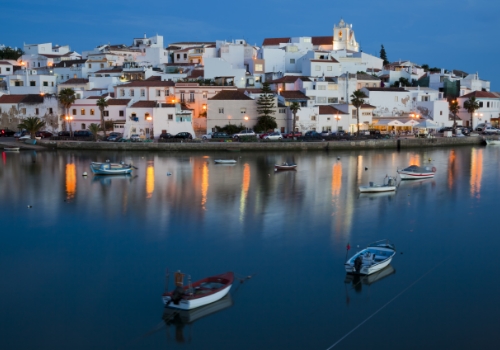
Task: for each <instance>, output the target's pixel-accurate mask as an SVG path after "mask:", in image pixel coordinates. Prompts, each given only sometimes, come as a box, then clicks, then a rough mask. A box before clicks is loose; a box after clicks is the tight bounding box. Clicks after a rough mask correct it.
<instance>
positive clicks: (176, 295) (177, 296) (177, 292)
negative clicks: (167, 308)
mask: <svg viewBox="0 0 500 350" xmlns="http://www.w3.org/2000/svg"><path fill="white" fill-rule="evenodd" d="M183 295H184V288H182V287H181V286H177V287H176V288H175V289H174V291H173V292H172V298H171V299H170V300H172V302H173V303H174V304H175V305H179V301H181V300H182V296H183Z"/></svg>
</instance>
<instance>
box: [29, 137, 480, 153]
mask: <svg viewBox="0 0 500 350" xmlns="http://www.w3.org/2000/svg"><path fill="white" fill-rule="evenodd" d="M482 144H484V140H483V138H482V137H481V136H470V137H459V138H458V137H449V138H445V137H437V138H430V139H423V138H422V139H414V138H408V139H406V138H401V139H389V140H386V139H384V140H359V141H351V140H348V141H320V142H279V141H277V142H184V143H157V142H147V143H142V142H89V141H51V140H41V141H40V142H39V143H38V145H39V146H44V147H47V148H51V149H77V150H96V151H97V150H115V151H120V150H122V151H156V152H162V151H166V152H174V151H203V152H207V151H231V150H233V151H298V150H300V151H315V150H336V149H344V150H355V149H365V150H366V149H409V148H425V147H455V146H467V145H468V146H477V145H482Z"/></svg>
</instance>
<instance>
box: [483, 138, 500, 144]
mask: <svg viewBox="0 0 500 350" xmlns="http://www.w3.org/2000/svg"><path fill="white" fill-rule="evenodd" d="M484 141H486V144H487V145H500V140H496V139H484Z"/></svg>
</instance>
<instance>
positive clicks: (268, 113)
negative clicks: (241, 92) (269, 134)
mask: <svg viewBox="0 0 500 350" xmlns="http://www.w3.org/2000/svg"><path fill="white" fill-rule="evenodd" d="M256 103H257V113H258V114H259V117H258V118H257V124H256V125H255V131H257V132H259V131H267V130H270V129H276V128H277V127H278V124H276V118H274V117H273V116H272V115H273V114H274V113H276V110H275V108H276V106H275V104H274V94H273V92H272V91H271V88H270V87H269V83H262V94H261V95H260V97H259V99H258V100H257V102H256Z"/></svg>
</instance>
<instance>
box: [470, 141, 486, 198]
mask: <svg viewBox="0 0 500 350" xmlns="http://www.w3.org/2000/svg"><path fill="white" fill-rule="evenodd" d="M470 165H471V171H470V194H471V196H472V197H474V196H476V197H477V198H479V196H480V191H481V180H482V177H483V150H482V149H476V148H473V149H472V157H471V164H470Z"/></svg>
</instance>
